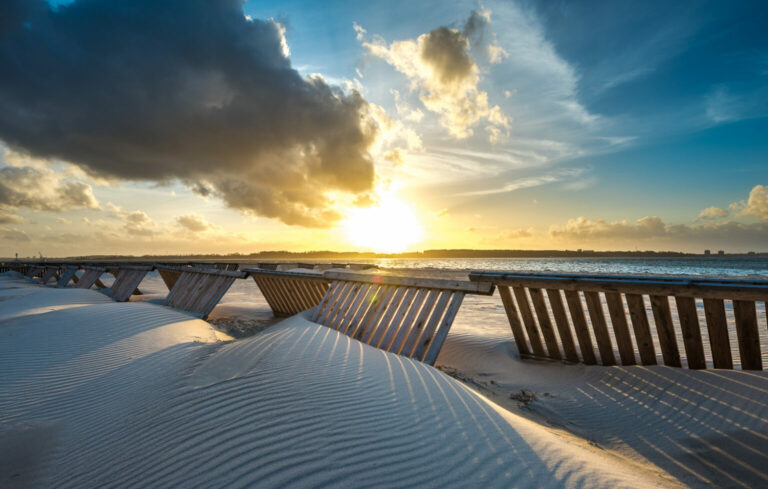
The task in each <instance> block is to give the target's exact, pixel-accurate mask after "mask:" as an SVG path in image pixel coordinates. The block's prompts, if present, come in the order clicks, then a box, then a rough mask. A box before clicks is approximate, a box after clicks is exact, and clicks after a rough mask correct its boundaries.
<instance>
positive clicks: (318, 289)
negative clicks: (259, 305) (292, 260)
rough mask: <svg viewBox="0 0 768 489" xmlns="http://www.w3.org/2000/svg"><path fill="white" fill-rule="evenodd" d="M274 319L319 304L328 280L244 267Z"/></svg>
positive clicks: (309, 274) (301, 274)
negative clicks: (265, 301)
mask: <svg viewBox="0 0 768 489" xmlns="http://www.w3.org/2000/svg"><path fill="white" fill-rule="evenodd" d="M243 271H244V272H246V273H247V274H249V275H250V276H251V277H253V280H254V281H255V282H256V285H258V287H259V290H261V293H262V295H263V296H264V298H265V299H266V300H267V304H269V307H270V309H272V313H273V314H274V315H275V316H277V317H285V316H292V315H294V314H298V313H300V312H301V311H305V310H307V309H311V308H313V307H315V306H316V305H318V304H320V301H321V300H322V299H323V296H324V295H325V293H326V292H328V287H329V286H330V280H328V279H327V278H325V277H323V275H320V274H317V273H301V272H281V271H273V270H263V269H260V268H246V269H244V270H243Z"/></svg>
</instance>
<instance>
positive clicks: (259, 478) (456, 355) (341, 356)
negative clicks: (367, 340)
mask: <svg viewBox="0 0 768 489" xmlns="http://www.w3.org/2000/svg"><path fill="white" fill-rule="evenodd" d="M153 280H159V279H158V278H156V277H155V278H152V277H149V278H148V279H147V280H146V281H145V283H144V284H142V287H143V288H144V289H146V292H147V293H146V295H145V296H134V299H135V298H142V299H144V300H143V301H141V302H129V303H114V302H112V301H111V300H110V299H109V298H108V297H106V296H105V295H104V294H103V293H101V292H98V291H95V290H79V289H54V288H51V287H42V286H39V285H37V284H34V283H32V282H31V281H30V280H29V279H26V278H20V277H18V276H16V275H14V274H13V273H8V274H4V275H3V276H2V277H0V294H1V297H2V300H1V301H0V352H1V353H2V354H0V359H2V360H0V362H2V365H1V366H0V367H1V368H0V416H2V417H1V418H0V432H2V435H3V436H2V437H0V439H2V440H3V441H2V442H0V453H1V454H2V460H3V463H2V464H1V465H0V482H1V483H2V484H0V485H2V486H3V487H249V486H259V487H286V486H291V487H413V486H420V487H422V486H423V487H677V486H690V487H710V486H717V487H759V486H760V485H762V484H763V483H765V482H766V480H767V479H766V478H767V477H768V475H766V472H765V469H764V468H763V467H762V466H761V464H762V461H764V460H765V456H766V453H768V441H767V440H768V435H767V434H766V418H768V408H767V407H766V403H765V402H764V401H765V399H766V398H767V397H768V376H766V375H765V372H743V371H713V370H708V371H690V370H687V369H675V368H669V367H663V366H654V367H602V366H584V365H563V364H560V363H555V362H545V361H531V360H526V361H521V360H520V358H519V357H518V355H517V353H516V350H515V348H514V345H513V343H512V338H511V336H510V335H509V334H508V333H507V334H504V333H503V332H501V331H498V332H494V331H496V330H494V329H491V330H489V329H486V328H483V323H484V322H486V321H487V320H488V317H489V315H488V314H487V313H486V314H484V315H483V314H482V308H483V307H485V308H490V307H491V306H490V305H488V304H486V305H485V306H483V305H475V306H472V307H469V308H468V309H467V311H469V312H470V314H469V315H468V314H467V311H464V315H463V316H461V317H460V318H459V319H458V320H457V324H456V326H455V327H454V330H452V332H451V334H449V336H448V338H447V340H446V343H445V346H444V348H443V350H442V352H441V354H440V356H439V358H438V360H437V362H436V368H432V367H429V366H427V365H424V364H422V363H420V362H416V361H414V360H411V359H408V358H404V357H401V356H398V355H394V354H391V353H386V352H383V351H381V350H378V349H375V348H372V347H370V346H368V345H364V344H362V343H360V342H358V341H356V340H352V339H350V338H349V337H347V336H344V335H341V334H339V333H337V332H336V331H333V330H331V329H328V328H325V327H323V326H320V325H317V324H314V323H312V322H311V321H309V320H308V319H307V316H306V314H301V315H299V316H295V317H292V318H289V319H286V320H282V321H279V320H276V319H274V318H271V317H269V314H268V313H267V311H268V309H266V304H265V302H264V299H263V298H262V297H260V296H259V293H258V290H257V289H256V287H255V286H254V284H253V283H252V282H251V281H245V280H243V281H239V282H238V283H237V285H236V286H235V287H233V289H232V290H231V291H230V292H229V293H228V294H227V295H226V296H225V298H224V300H223V301H222V304H220V305H219V307H217V308H216V309H215V310H214V313H213V314H212V315H211V318H210V322H207V321H202V320H200V319H196V318H194V317H192V316H191V315H189V314H185V313H182V312H177V311H174V310H171V309H169V308H166V307H164V306H162V305H159V304H158V303H157V302H158V299H157V297H156V296H161V295H162V294H161V293H160V289H159V288H158V289H154V286H153V284H154V282H153ZM153 290H156V292H155V293H154V294H153ZM486 312H487V311H486ZM212 325H215V326H212ZM473 327H474V328H475V329H474V330H473ZM226 331H230V332H232V333H238V332H239V333H240V334H239V336H241V337H240V338H234V336H237V334H232V335H230V334H227V333H226ZM254 331H257V332H255V333H254ZM244 332H245V333H244Z"/></svg>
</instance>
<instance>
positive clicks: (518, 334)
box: [499, 285, 531, 355]
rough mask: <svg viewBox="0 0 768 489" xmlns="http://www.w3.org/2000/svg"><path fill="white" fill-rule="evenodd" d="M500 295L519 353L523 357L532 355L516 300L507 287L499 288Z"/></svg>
mask: <svg viewBox="0 0 768 489" xmlns="http://www.w3.org/2000/svg"><path fill="white" fill-rule="evenodd" d="M499 295H500V296H501V302H502V304H504V311H505V312H506V313H507V320H508V321H509V327H510V328H511V329H512V336H514V338H515V344H516V345H517V351H518V352H519V353H520V354H521V355H530V354H531V349H530V348H528V341H527V340H526V338H525V333H523V325H522V323H521V322H520V316H519V315H518V312H517V306H516V305H515V301H514V299H512V294H511V293H510V291H509V287H507V286H506V285H502V286H501V287H499Z"/></svg>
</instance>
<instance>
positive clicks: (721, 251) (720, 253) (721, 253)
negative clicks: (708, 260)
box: [717, 250, 725, 255]
mask: <svg viewBox="0 0 768 489" xmlns="http://www.w3.org/2000/svg"><path fill="white" fill-rule="evenodd" d="M717 254H718V255H724V254H725V251H723V250H717Z"/></svg>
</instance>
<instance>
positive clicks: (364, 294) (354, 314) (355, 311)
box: [339, 284, 377, 334]
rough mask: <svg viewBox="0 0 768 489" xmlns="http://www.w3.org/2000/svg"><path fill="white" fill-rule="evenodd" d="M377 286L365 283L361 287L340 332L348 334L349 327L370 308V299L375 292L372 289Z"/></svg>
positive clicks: (340, 327) (340, 326)
mask: <svg viewBox="0 0 768 489" xmlns="http://www.w3.org/2000/svg"><path fill="white" fill-rule="evenodd" d="M376 288H377V287H376V286H374V285H371V284H363V286H362V287H361V288H360V293H359V294H358V295H357V298H356V299H355V302H354V303H353V304H352V307H350V310H349V315H348V316H347V317H346V318H345V320H344V322H343V323H342V324H341V325H339V332H341V333H344V334H346V333H347V330H349V328H350V327H351V326H352V325H353V324H354V323H355V320H356V319H359V318H362V316H363V314H365V310H367V309H368V305H369V302H368V300H369V299H370V297H371V295H372V294H373V291H372V289H376ZM361 310H362V311H361Z"/></svg>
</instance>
